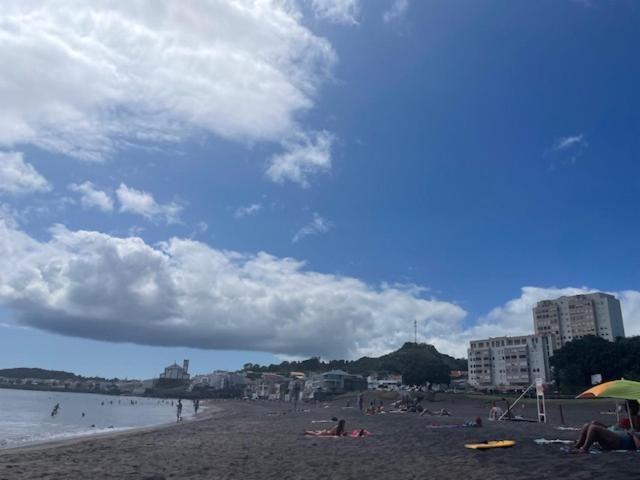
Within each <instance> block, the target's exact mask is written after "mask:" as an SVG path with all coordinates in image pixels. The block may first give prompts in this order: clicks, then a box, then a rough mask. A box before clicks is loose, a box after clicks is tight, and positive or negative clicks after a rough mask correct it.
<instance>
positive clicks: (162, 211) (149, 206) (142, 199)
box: [116, 183, 182, 223]
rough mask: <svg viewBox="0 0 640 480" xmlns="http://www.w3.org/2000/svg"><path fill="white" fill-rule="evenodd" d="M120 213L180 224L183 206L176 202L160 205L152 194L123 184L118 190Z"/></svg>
mask: <svg viewBox="0 0 640 480" xmlns="http://www.w3.org/2000/svg"><path fill="white" fill-rule="evenodd" d="M116 196H117V197H118V202H120V211H121V212H128V213H133V214H136V215H142V216H143V217H145V218H148V219H158V218H161V219H164V220H165V221H166V222H167V223H180V213H181V212H182V206H181V205H179V204H178V203H175V202H170V203H166V204H162V205H161V204H159V203H157V202H156V201H155V199H154V198H153V195H151V194H150V193H147V192H144V191H142V190H136V189H135V188H130V187H128V186H127V185H125V184H124V183H121V184H120V186H119V187H118V189H117V190H116Z"/></svg>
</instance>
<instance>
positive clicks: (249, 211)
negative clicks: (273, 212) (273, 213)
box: [233, 203, 262, 218]
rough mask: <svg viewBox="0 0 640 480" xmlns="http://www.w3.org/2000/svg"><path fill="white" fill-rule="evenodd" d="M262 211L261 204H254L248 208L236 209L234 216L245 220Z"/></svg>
mask: <svg viewBox="0 0 640 480" xmlns="http://www.w3.org/2000/svg"><path fill="white" fill-rule="evenodd" d="M260 210H262V205H260V204H259V203H252V204H251V205H249V206H246V207H238V208H236V210H235V212H233V216H234V217H235V218H244V217H248V216H249V215H255V214H256V213H258V212H259V211H260Z"/></svg>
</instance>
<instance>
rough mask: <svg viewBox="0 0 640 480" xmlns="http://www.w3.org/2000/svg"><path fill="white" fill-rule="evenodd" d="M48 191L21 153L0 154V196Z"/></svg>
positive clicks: (48, 188) (42, 180)
mask: <svg viewBox="0 0 640 480" xmlns="http://www.w3.org/2000/svg"><path fill="white" fill-rule="evenodd" d="M0 55H1V54H0ZM0 111H1V109H0ZM0 115H1V113H0ZM0 135H1V133H0ZM49 190H51V186H50V185H49V182H47V180H46V179H45V178H44V177H43V176H42V175H40V174H39V173H38V171H37V170H36V169H35V168H34V167H33V165H31V164H29V163H27V162H25V161H24V158H23V155H22V153H20V152H0V194H2V193H5V194H9V195H24V194H27V193H34V192H47V191H49Z"/></svg>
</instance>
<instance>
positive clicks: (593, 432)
mask: <svg viewBox="0 0 640 480" xmlns="http://www.w3.org/2000/svg"><path fill="white" fill-rule="evenodd" d="M627 403H628V409H629V413H630V414H631V415H630V416H631V418H630V419H628V418H622V419H621V420H620V421H619V422H618V424H617V425H612V426H610V427H607V426H606V425H604V424H603V423H600V422H597V421H592V422H589V423H585V424H584V425H583V427H582V430H581V431H580V435H579V436H578V440H576V443H575V444H574V448H575V449H576V451H577V452H580V453H587V452H588V451H589V448H591V445H593V444H594V443H595V442H598V443H599V444H600V446H601V447H602V448H603V449H605V450H636V449H638V448H639V447H640V438H638V436H637V435H636V433H635V432H634V431H635V430H638V429H639V428H640V418H639V417H638V409H639V405H638V402H636V401H635V400H629V401H628V402H627Z"/></svg>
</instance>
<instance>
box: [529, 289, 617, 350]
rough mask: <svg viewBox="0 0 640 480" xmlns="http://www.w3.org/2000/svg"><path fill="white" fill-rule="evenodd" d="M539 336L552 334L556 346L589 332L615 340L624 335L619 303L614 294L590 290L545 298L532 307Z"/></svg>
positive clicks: (557, 347) (556, 347) (589, 333)
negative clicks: (583, 292) (571, 294)
mask: <svg viewBox="0 0 640 480" xmlns="http://www.w3.org/2000/svg"><path fill="white" fill-rule="evenodd" d="M533 323H534V327H535V333H536V334H538V335H552V336H553V337H554V348H555V349H559V348H561V347H562V346H563V345H564V344H565V343H567V342H570V341H571V340H575V339H578V338H582V337H584V336H586V335H595V336H598V337H602V338H604V339H605V340H609V341H614V340H615V339H616V338H618V337H624V325H623V323H622V310H621V309H620V302H619V301H618V299H617V298H616V297H614V296H613V295H609V294H606V293H600V292H598V293H589V294H583V295H573V296H567V297H560V298H556V299H555V300H543V301H541V302H538V304H537V305H536V306H535V307H534V308H533Z"/></svg>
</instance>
